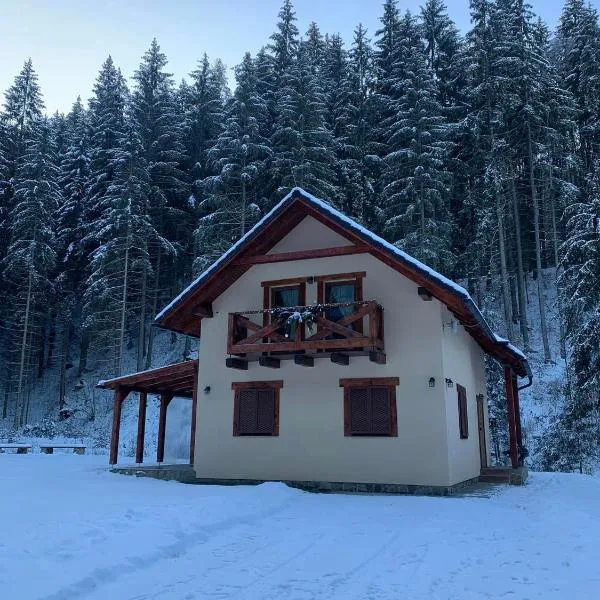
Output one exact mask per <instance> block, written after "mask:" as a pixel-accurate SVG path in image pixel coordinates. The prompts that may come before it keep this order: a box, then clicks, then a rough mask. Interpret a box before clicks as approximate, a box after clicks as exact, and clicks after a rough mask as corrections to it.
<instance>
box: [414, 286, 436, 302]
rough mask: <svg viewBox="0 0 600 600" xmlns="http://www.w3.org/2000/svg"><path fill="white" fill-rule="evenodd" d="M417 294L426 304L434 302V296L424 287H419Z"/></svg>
mask: <svg viewBox="0 0 600 600" xmlns="http://www.w3.org/2000/svg"><path fill="white" fill-rule="evenodd" d="M417 293H418V294H419V298H421V300H425V301H426V302H430V301H431V300H433V296H432V295H431V294H430V293H429V292H428V291H427V290H426V289H425V288H424V287H421V286H419V287H418V288H417Z"/></svg>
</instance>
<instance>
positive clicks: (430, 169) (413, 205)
mask: <svg viewBox="0 0 600 600" xmlns="http://www.w3.org/2000/svg"><path fill="white" fill-rule="evenodd" d="M394 57H395V60H394V67H393V71H392V80H391V90H392V93H393V97H391V98H388V99H387V101H388V102H389V107H388V113H389V114H392V115H394V116H393V118H391V119H390V120H389V121H388V123H387V125H388V127H389V132H390V136H389V147H390V152H389V153H388V154H387V155H386V156H385V164H386V170H385V172H384V181H385V188H384V190H383V192H384V197H385V215H386V223H385V233H386V236H387V237H388V239H390V240H391V241H392V242H393V243H395V244H397V245H398V246H400V247H401V248H403V249H405V250H406V251H407V252H409V253H410V254H411V255H413V256H415V257H416V258H418V259H420V260H422V261H424V262H425V263H426V264H428V265H431V266H432V267H434V268H435V269H437V270H439V271H441V272H446V273H449V272H450V271H451V269H452V266H453V260H454V257H453V255H452V250H451V247H450V239H451V237H450V234H451V217H450V214H449V211H448V207H447V205H446V202H447V198H446V192H447V187H448V175H447V173H446V172H445V171H444V160H445V157H446V153H447V151H448V145H447V142H446V140H445V138H446V135H447V130H446V122H445V119H444V117H443V115H442V110H441V106H440V105H439V102H438V101H437V97H436V87H435V81H434V78H433V74H432V72H431V70H430V69H429V68H428V67H427V63H426V57H425V49H424V46H423V43H422V41H421V38H420V35H419V28H418V26H417V23H416V21H415V19H414V17H413V16H412V15H410V14H409V13H407V14H406V15H405V16H404V17H403V18H402V20H401V22H400V26H399V31H398V43H397V46H396V52H395V53H394Z"/></svg>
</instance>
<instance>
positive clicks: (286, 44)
mask: <svg viewBox="0 0 600 600" xmlns="http://www.w3.org/2000/svg"><path fill="white" fill-rule="evenodd" d="M277 16H278V18H279V20H278V21H277V31H276V32H275V33H273V34H272V35H271V43H270V44H269V46H268V50H269V51H270V55H271V57H272V61H273V70H274V75H275V84H276V86H279V85H280V84H281V79H282V77H284V75H285V74H286V73H287V72H288V71H289V70H290V68H291V66H292V63H293V62H294V61H295V60H296V55H297V53H298V48H299V45H300V40H299V33H298V27H297V26H296V13H295V12H294V7H293V5H292V1H291V0H283V4H282V6H281V9H280V10H279V13H278V15H277ZM306 60H307V62H310V60H309V57H307V59H306Z"/></svg>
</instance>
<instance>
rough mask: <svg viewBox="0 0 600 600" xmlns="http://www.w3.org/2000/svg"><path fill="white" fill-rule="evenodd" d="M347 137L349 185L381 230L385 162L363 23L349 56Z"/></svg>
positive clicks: (365, 215) (364, 214) (368, 220)
mask: <svg viewBox="0 0 600 600" xmlns="http://www.w3.org/2000/svg"><path fill="white" fill-rule="evenodd" d="M347 79H348V81H347V84H346V88H347V97H346V112H347V120H348V122H347V125H346V127H347V137H346V140H345V148H346V152H347V154H348V158H347V169H348V180H349V181H348V186H349V193H351V194H352V196H353V198H354V201H353V205H354V209H355V211H356V212H357V214H358V216H359V217H360V218H361V219H362V220H363V221H364V223H365V224H367V225H368V226H369V227H370V228H372V229H373V230H377V231H380V225H381V221H382V219H381V210H380V208H379V206H378V205H377V200H378V198H377V196H376V190H377V189H378V187H379V185H380V183H379V182H380V179H381V168H382V166H383V163H382V162H381V160H380V159H379V156H378V145H377V140H376V125H377V124H378V123H377V110H376V103H375V102H374V97H373V91H374V88H375V64H374V52H373V48H372V46H371V43H370V40H369V39H368V37H367V31H366V29H365V28H364V27H363V26H362V25H359V26H358V27H357V28H356V29H355V30H354V40H353V43H352V47H351V48H350V51H349V56H348V68H347Z"/></svg>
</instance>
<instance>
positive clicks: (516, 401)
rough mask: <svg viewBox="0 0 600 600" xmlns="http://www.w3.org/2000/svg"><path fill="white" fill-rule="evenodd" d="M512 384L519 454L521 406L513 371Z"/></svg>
mask: <svg viewBox="0 0 600 600" xmlns="http://www.w3.org/2000/svg"><path fill="white" fill-rule="evenodd" d="M512 385H513V401H514V404H515V433H516V435H517V452H518V454H519V455H520V454H521V449H522V448H523V432H522V431H521V407H520V405H519V386H518V384H517V377H516V376H515V374H514V372H513V377H512ZM521 462H522V461H521V457H520V456H519V464H520V463H521Z"/></svg>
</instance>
